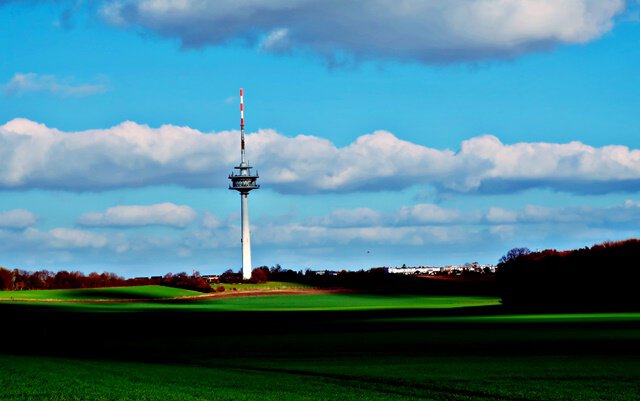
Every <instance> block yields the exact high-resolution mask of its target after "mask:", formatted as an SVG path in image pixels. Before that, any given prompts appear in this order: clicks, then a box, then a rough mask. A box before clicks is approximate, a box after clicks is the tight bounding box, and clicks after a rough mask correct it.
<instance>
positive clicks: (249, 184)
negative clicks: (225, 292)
mask: <svg viewBox="0 0 640 401" xmlns="http://www.w3.org/2000/svg"><path fill="white" fill-rule="evenodd" d="M243 92H244V91H243V90H242V88H240V165H239V166H236V167H234V169H236V170H238V172H237V173H235V172H232V173H231V174H229V179H230V180H231V184H229V189H232V190H234V191H238V192H240V212H241V215H242V238H241V241H242V278H243V279H245V280H249V279H250V278H251V270H252V269H251V230H250V228H249V192H250V191H251V190H254V189H258V188H260V185H258V183H257V180H258V178H259V176H258V172H257V171H256V173H255V174H253V173H252V172H251V169H252V168H253V167H251V166H249V163H247V160H246V157H245V144H244V93H243Z"/></svg>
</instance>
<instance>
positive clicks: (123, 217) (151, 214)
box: [79, 203, 210, 227]
mask: <svg viewBox="0 0 640 401" xmlns="http://www.w3.org/2000/svg"><path fill="white" fill-rule="evenodd" d="M195 218H196V212H195V211H194V210H193V209H192V208H191V207H189V206H184V205H176V204H173V203H157V204H154V205H148V206H145V205H121V206H114V207H110V208H108V209H107V210H105V211H104V212H89V213H86V214H84V215H82V216H81V217H80V219H79V223H80V224H81V225H84V226H98V227H99V226H106V227H140V226H150V225H162V226H172V227H185V226H187V225H188V224H190V223H191V222H192V221H193V220H194V219H195ZM208 220H210V219H208ZM208 220H207V221H208Z"/></svg>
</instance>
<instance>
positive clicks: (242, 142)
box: [240, 88, 245, 164]
mask: <svg viewBox="0 0 640 401" xmlns="http://www.w3.org/2000/svg"><path fill="white" fill-rule="evenodd" d="M243 92H244V91H243V90H242V88H240V154H241V156H242V163H243V164H244V163H245V159H244V96H243Z"/></svg>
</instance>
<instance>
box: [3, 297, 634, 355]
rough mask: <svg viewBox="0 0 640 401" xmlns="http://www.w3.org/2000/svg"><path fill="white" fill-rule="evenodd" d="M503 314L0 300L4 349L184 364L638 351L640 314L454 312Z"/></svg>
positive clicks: (473, 309) (485, 309)
mask: <svg viewBox="0 0 640 401" xmlns="http://www.w3.org/2000/svg"><path fill="white" fill-rule="evenodd" d="M503 313H505V310H504V309H503V307H501V306H485V307H469V308H458V309H439V310H429V309H421V310H416V309H395V310H389V309H387V310H366V311H353V310H351V311H311V312H310V311H303V312H299V311H286V312H285V311H283V312H236V311H224V312H222V311H221V312H211V311H206V312H199V311H177V310H153V311H142V312H141V311H122V310H119V311H117V312H108V311H107V312H104V311H103V312H96V311H94V310H90V309H86V310H85V309H82V308H68V307H64V306H59V305H46V306H42V305H24V304H0V315H1V316H2V317H3V322H4V328H3V330H2V331H0V340H1V341H2V343H3V344H5V347H4V348H3V349H4V351H3V353H12V354H29V355H48V356H63V357H73V358H106V359H122V360H133V361H144V362H154V361H157V362H180V363H197V362H198V361H210V360H220V361H229V360H236V359H238V358H239V359H242V358H251V359H265V360H266V359H271V358H316V357H321V358H326V357H332V356H335V357H340V356H345V355H350V356H358V355H361V356H367V357H371V356H389V355H394V356H401V355H405V356H416V355H421V356H453V355H504V356H514V355H521V356H522V355H524V356H527V355H539V354H543V355H544V354H548V355H576V354H585V355H594V354H607V355H633V354H636V355H638V354H640V322H639V321H637V320H632V321H626V322H625V321H615V322H589V321H586V322H569V321H558V322H553V323H549V322H546V323H540V322H528V321H508V320H507V321H499V322H495V321H494V322H482V321H473V320H472V321H469V320H465V319H456V318H458V317H460V318H464V317H473V316H490V315H499V314H503ZM432 318H435V319H432ZM438 318H451V319H438ZM398 319H400V320H398Z"/></svg>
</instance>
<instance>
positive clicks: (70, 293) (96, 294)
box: [0, 285, 202, 301]
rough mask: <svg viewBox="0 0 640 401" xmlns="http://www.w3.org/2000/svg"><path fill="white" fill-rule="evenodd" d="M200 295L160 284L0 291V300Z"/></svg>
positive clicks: (108, 298)
mask: <svg viewBox="0 0 640 401" xmlns="http://www.w3.org/2000/svg"><path fill="white" fill-rule="evenodd" d="M194 295H202V293H201V292H197V291H190V290H183V289H181V288H172V287H165V286H161V285H143V286H136V287H108V288H82V289H72V290H26V291H0V300H21V299H22V300H57V301H72V300H101V299H105V300H122V299H162V298H175V297H185V296H194Z"/></svg>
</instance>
